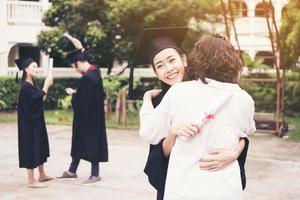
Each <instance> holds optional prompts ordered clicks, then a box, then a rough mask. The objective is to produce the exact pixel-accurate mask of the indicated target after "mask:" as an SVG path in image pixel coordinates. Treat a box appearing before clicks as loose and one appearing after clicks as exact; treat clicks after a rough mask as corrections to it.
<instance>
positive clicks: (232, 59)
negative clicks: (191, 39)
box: [185, 34, 242, 83]
mask: <svg viewBox="0 0 300 200" xmlns="http://www.w3.org/2000/svg"><path fill="white" fill-rule="evenodd" d="M241 69H242V63H241V60H240V58H239V56H238V53H237V51H236V50H235V49H234V47H233V46H232V45H231V44H230V42H229V41H228V40H227V39H225V37H222V36H220V35H218V34H214V35H207V36H203V37H202V38H201V39H200V40H199V41H198V42H196V43H195V46H194V48H193V50H192V52H191V54H190V55H189V66H188V67H187V71H186V77H185V79H187V80H197V79H201V81H202V82H204V83H206V81H205V78H211V79H214V80H216V81H220V82H227V83H236V82H237V77H238V74H239V72H240V71H241Z"/></svg>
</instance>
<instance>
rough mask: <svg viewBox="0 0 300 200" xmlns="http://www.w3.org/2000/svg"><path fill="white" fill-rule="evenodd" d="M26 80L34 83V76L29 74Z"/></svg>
mask: <svg viewBox="0 0 300 200" xmlns="http://www.w3.org/2000/svg"><path fill="white" fill-rule="evenodd" d="M25 81H27V82H29V83H31V84H32V85H33V78H32V77H31V76H30V75H27V77H26V79H25Z"/></svg>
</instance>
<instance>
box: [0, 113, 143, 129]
mask: <svg viewBox="0 0 300 200" xmlns="http://www.w3.org/2000/svg"><path fill="white" fill-rule="evenodd" d="M114 118H115V116H114V114H113V115H112V116H111V117H110V118H108V117H107V119H106V126H107V128H116V129H133V130H137V129H138V128H139V119H138V118H139V115H138V112H128V114H127V122H126V125H125V126H122V125H121V124H116V123H114ZM45 120H46V123H47V124H52V125H72V122H73V112H72V111H67V110H48V111H45ZM16 122H17V112H0V123H16Z"/></svg>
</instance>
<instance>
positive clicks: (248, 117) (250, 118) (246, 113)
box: [240, 96, 256, 137]
mask: <svg viewBox="0 0 300 200" xmlns="http://www.w3.org/2000/svg"><path fill="white" fill-rule="evenodd" d="M249 97H250V96H249ZM254 112H255V106H254V101H253V99H252V98H251V97H250V98H249V99H247V102H245V104H244V105H243V108H242V117H243V118H244V119H245V125H244V130H243V131H242V133H241V134H240V137H247V135H249V134H251V133H254V132H255V131H256V127H255V121H254Z"/></svg>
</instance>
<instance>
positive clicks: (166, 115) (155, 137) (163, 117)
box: [139, 89, 171, 144]
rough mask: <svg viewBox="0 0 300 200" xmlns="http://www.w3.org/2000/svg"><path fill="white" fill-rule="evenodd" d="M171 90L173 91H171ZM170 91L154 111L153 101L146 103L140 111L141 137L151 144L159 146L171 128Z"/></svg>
mask: <svg viewBox="0 0 300 200" xmlns="http://www.w3.org/2000/svg"><path fill="white" fill-rule="evenodd" d="M170 90H171V89H170ZM170 108H171V106H170V94H169V91H168V92H167V94H166V95H165V96H164V98H163V100H162V101H161V103H160V104H159V105H158V106H157V107H156V108H155V109H154V107H153V105H152V102H151V101H149V100H148V101H144V102H143V105H142V107H141V110H140V130H139V134H140V136H141V137H142V138H143V139H145V140H147V141H148V142H149V143H150V144H158V143H159V142H160V141H161V140H162V139H163V138H165V137H166V136H167V135H168V133H169V131H170V128H171V114H170V113H171V112H170Z"/></svg>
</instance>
